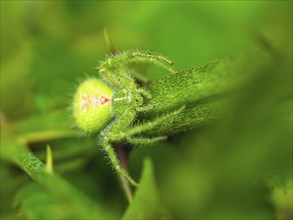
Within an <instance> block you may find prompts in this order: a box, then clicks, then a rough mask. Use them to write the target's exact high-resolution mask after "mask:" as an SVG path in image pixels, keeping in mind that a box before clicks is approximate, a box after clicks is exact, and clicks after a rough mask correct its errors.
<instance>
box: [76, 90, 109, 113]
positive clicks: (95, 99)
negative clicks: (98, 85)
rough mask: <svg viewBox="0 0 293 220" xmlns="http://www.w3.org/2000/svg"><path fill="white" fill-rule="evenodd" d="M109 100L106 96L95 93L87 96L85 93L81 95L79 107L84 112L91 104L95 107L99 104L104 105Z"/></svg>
mask: <svg viewBox="0 0 293 220" xmlns="http://www.w3.org/2000/svg"><path fill="white" fill-rule="evenodd" d="M109 102H110V99H109V98H108V97H106V96H103V95H100V94H97V95H94V96H92V97H89V96H88V95H87V94H84V95H83V96H82V101H81V108H82V110H83V111H84V112H86V111H87V110H88V108H89V106H91V107H92V108H96V107H99V106H103V105H106V104H108V103H109Z"/></svg>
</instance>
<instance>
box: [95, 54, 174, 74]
mask: <svg viewBox="0 0 293 220" xmlns="http://www.w3.org/2000/svg"><path fill="white" fill-rule="evenodd" d="M129 63H153V64H155V65H158V66H160V67H162V68H164V69H166V70H168V71H169V72H171V73H175V72H176V71H175V70H174V69H172V68H171V67H170V66H169V65H171V64H172V61H171V60H169V59H168V58H166V57H164V56H161V55H156V54H154V53H151V52H142V51H139V50H136V51H133V50H128V51H124V52H122V53H118V54H116V55H114V56H111V57H109V58H108V59H107V60H106V61H104V62H103V63H102V64H101V66H100V71H105V70H107V71H108V70H110V69H113V68H114V69H117V68H120V67H124V66H125V65H126V64H129Z"/></svg>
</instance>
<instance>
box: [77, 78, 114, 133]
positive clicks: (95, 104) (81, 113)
mask: <svg viewBox="0 0 293 220" xmlns="http://www.w3.org/2000/svg"><path fill="white" fill-rule="evenodd" d="M112 94H113V90H112V89H111V88H110V87H109V86H108V85H107V84H106V83H104V82H103V81H102V80H99V79H96V78H89V79H87V80H85V81H84V82H83V83H81V84H80V86H79V87H78V89H77V91H76V93H75V95H74V99H73V117H74V119H75V123H76V125H77V127H78V128H80V129H81V130H82V131H84V132H86V133H95V132H97V131H99V130H101V129H102V128H104V127H105V126H106V125H107V123H108V122H109V121H110V119H111V103H112Z"/></svg>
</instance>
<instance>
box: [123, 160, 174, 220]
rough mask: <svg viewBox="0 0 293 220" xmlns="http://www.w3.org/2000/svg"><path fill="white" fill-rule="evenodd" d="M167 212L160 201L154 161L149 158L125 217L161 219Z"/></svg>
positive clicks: (145, 162)
mask: <svg viewBox="0 0 293 220" xmlns="http://www.w3.org/2000/svg"><path fill="white" fill-rule="evenodd" d="M167 214H168V213H167V211H166V210H165V209H163V208H162V207H161V205H160V202H159V196H158V191H157V188H156V184H155V178H154V169H153V164H152V161H151V160H150V159H149V158H147V159H146V160H145V161H144V166H143V173H142V177H141V179H140V183H139V186H138V188H137V191H136V193H135V195H134V199H133V201H132V203H131V204H130V205H129V207H128V208H127V210H126V212H125V213H124V216H123V219H125V220H126V219H161V218H162V217H164V218H166V215H167Z"/></svg>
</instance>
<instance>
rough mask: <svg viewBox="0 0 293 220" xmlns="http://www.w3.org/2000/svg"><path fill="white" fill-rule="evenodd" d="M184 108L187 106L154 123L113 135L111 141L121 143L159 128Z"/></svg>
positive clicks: (143, 124)
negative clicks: (128, 138)
mask: <svg viewBox="0 0 293 220" xmlns="http://www.w3.org/2000/svg"><path fill="white" fill-rule="evenodd" d="M184 108H185V106H182V107H181V108H180V109H178V110H176V111H173V112H170V113H168V114H165V115H162V116H160V117H158V118H156V119H155V120H153V121H149V122H145V123H142V124H139V125H137V126H134V127H131V128H129V129H127V130H124V131H123V132H119V133H115V134H112V135H111V139H112V140H115V141H119V140H123V139H125V138H127V137H131V136H133V135H137V134H140V133H143V132H147V131H150V130H152V129H154V128H155V127H157V126H159V125H160V124H162V123H164V122H166V121H168V120H169V119H170V118H171V117H173V116H174V115H177V114H179V113H180V112H182V111H183V110H184Z"/></svg>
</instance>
